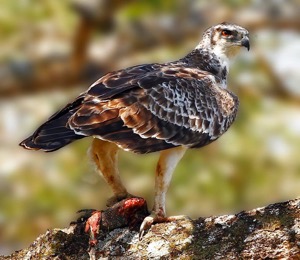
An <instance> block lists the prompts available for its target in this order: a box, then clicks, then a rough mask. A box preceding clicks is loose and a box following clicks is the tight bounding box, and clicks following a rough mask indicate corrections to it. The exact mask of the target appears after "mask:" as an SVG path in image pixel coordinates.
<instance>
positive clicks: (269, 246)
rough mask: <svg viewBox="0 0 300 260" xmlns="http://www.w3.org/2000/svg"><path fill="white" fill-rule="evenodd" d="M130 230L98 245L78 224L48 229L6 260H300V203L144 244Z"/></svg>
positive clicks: (175, 230)
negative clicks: (93, 242) (101, 259)
mask: <svg viewBox="0 0 300 260" xmlns="http://www.w3.org/2000/svg"><path fill="white" fill-rule="evenodd" d="M138 236H139V234H138V231H137V230H131V229H129V228H128V227H122V228H116V229H114V230H111V231H105V232H99V234H98V236H97V241H96V243H95V244H94V245H91V244H90V243H89V239H90V238H89V234H87V233H85V232H84V231H83V229H78V228H77V227H76V226H75V225H73V226H71V227H69V228H66V229H53V230H48V231H47V232H46V233H45V234H43V235H41V236H39V237H38V238H37V239H36V241H35V242H34V243H33V244H32V245H31V246H30V247H29V248H27V249H23V250H20V251H18V252H15V253H13V254H12V255H10V256H6V257H4V256H3V257H0V259H100V258H102V257H105V258H106V259H115V258H118V257H119V258H120V257H121V258H125V259H175V258H176V259H178V258H179V259H300V199H295V200H291V201H287V202H282V203H276V204H272V205H269V206H267V207H264V208H258V209H254V210H251V211H247V212H246V211H244V212H241V213H238V214H236V215H224V216H216V217H215V216H213V217H209V218H205V219H204V218H199V219H196V220H191V219H189V218H183V219H181V220H176V221H174V222H169V223H159V224H155V225H153V226H152V227H151V228H150V230H149V231H148V232H147V233H146V234H145V236H144V237H143V238H142V239H141V240H140V241H139V238H138Z"/></svg>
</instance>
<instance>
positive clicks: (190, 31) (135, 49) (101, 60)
mask: <svg viewBox="0 0 300 260" xmlns="http://www.w3.org/2000/svg"><path fill="white" fill-rule="evenodd" d="M282 3H283V1H274V2H269V1H250V0H244V1H243V0H229V1H217V0H212V1H200V0H199V1H196V0H194V1H192V0H189V1H183V0H181V1H180V0H177V1H171V0H167V1H159V0H151V1H150V0H149V1H123V2H122V1H118V0H113V1H105V0H102V1H100V0H93V1H92V0H90V1H80V2H78V1H77V2H76V3H74V2H73V1H51V0H45V1H35V0H22V1H11V0H2V8H1V10H0V26H1V28H2V30H1V31H0V39H1V40H0V49H1V52H0V93H1V96H0V118H1V121H0V133H1V135H0V143H1V147H0V254H6V253H7V254H8V253H10V252H11V251H12V250H16V249H19V248H21V247H24V246H25V245H28V244H29V243H30V242H31V241H32V240H33V239H34V238H35V237H36V236H37V235H38V234H39V233H42V232H45V230H46V229H47V228H51V227H63V226H67V225H68V224H69V222H70V221H72V220H74V219H76V214H75V212H76V211H77V210H79V209H82V208H103V207H105V201H106V199H107V198H108V197H109V196H110V195H111V191H110V190H109V188H108V187H107V185H106V184H105V183H104V181H103V180H102V179H101V178H99V176H98V174H96V173H95V172H94V166H93V165H92V163H91V162H90V160H89V156H88V154H87V150H88V147H89V144H90V142H91V140H90V139H88V138H86V139H84V140H80V141H78V142H75V143H73V144H71V145H69V146H67V147H65V148H63V149H61V150H60V151H57V152H55V153H48V154H45V153H42V152H30V151H25V150H22V149H21V148H19V147H18V146H17V144H18V143H19V142H20V141H21V140H22V139H23V138H24V137H26V135H27V134H30V133H31V132H32V131H33V130H34V129H35V128H36V127H37V126H38V125H39V124H40V123H42V122H43V121H44V120H45V119H46V118H47V117H49V116H50V115H51V114H52V113H53V112H55V111H56V109H59V108H60V107H62V106H63V105H64V104H65V103H66V102H68V101H70V100H72V98H74V97H76V96H77V95H78V93H80V92H81V91H83V90H85V89H86V88H87V87H88V85H89V84H90V83H91V82H92V81H93V80H94V79H95V78H99V77H100V76H101V75H102V74H103V73H105V72H107V71H109V70H113V69H117V68H121V67H125V66H130V65H134V64H137V63H148V62H163V61H168V60H175V59H177V58H179V57H181V56H182V55H184V54H186V53H187V52H188V51H190V50H191V49H192V48H193V47H194V46H196V45H197V41H198V40H199V36H200V34H201V32H203V30H204V29H205V28H207V27H208V26H211V25H212V24H216V23H219V22H223V21H224V20H227V21H235V22H237V23H239V24H241V25H243V26H245V27H246V28H248V29H249V30H250V35H251V51H250V52H249V53H243V54H242V55H241V56H240V58H238V59H237V60H236V62H235V63H234V64H233V66H232V69H231V71H230V79H229V85H230V88H231V89H232V90H233V91H234V92H235V93H237V94H238V96H239V98H240V110H239V114H238V118H237V120H236V122H235V124H234V125H233V127H232V128H231V129H230V130H229V131H228V133H226V134H225V135H224V136H223V137H221V138H220V139H219V140H218V141H217V142H215V143H213V144H211V145H209V146H207V147H204V148H202V149H199V150H190V151H188V153H187V154H186V155H185V157H184V159H183V160H182V161H181V162H180V164H179V165H178V167H177V169H176V172H175V174H174V177H173V179H172V184H171V187H170V190H169V192H168V201H167V208H168V213H169V214H187V215H190V216H191V217H199V216H208V215H213V214H224V213H236V212H238V211H240V210H244V209H245V210H246V209H250V208H253V207H258V206H262V205H265V204H268V203H272V202H277V201H281V200H286V199H291V198H295V197H297V196H299V180H300V161H299V159H298V158H299V155H300V148H299V147H300V139H299V137H300V123H299V122H300V107H299V95H297V93H299V92H297V91H298V89H299V81H300V79H299V75H298V74H299V73H298V71H297V70H298V68H299V64H300V51H297V50H299V46H300V44H298V43H299V40H300V33H299V28H300V27H299V26H298V25H299V24H298V20H299V19H295V18H294V17H299V15H298V14H297V13H296V14H295V12H297V10H296V8H295V6H297V1H292V0H289V1H285V2H284V3H285V5H284V8H281V7H282V5H280V4H282ZM298 10H299V8H298ZM104 13H105V14H106V15H107V16H108V18H105V19H104V18H103V19H101V18H102V17H103V15H104ZM100 14H101V15H100ZM97 15H98V16H101V17H100V18H99V17H97ZM274 17H276V20H274ZM286 17H288V18H286ZM49 27H50V28H51V29H49ZM82 28H83V29H82ZM105 28H106V29H107V30H105ZM81 33H86V34H81ZM76 35H77V37H76ZM84 35H85V36H84ZM83 36H84V37H85V38H84V37H83ZM83 39H85V41H86V42H84V41H83ZM77 41H78V42H77ZM74 46H75V47H74ZM76 46H77V47H76ZM78 46H79V47H78ZM297 46H298V47H297ZM76 48H77V49H78V50H80V51H79V54H80V55H82V56H80V55H79V57H78V54H76ZM287 50H294V51H293V53H292V54H291V53H289V52H287ZM74 53H75V54H74ZM76 55H77V56H76ZM20 56H21V57H22V59H21V60H20ZM282 57H284V58H282ZM285 57H286V58H285ZM292 61H293V62H294V63H293V65H290V64H291V62H292ZM74 64H75V65H76V66H75V65H74ZM279 65H280V66H279ZM82 72H84V73H85V74H84V77H82V78H78V77H75V76H77V75H79V74H80V75H81V73H82ZM74 75H75V76H74ZM66 79H69V80H66ZM24 82H25V83H26V84H25V83H24ZM67 85H68V88H67ZM157 158H158V154H149V155H143V156H142V155H134V154H132V153H126V152H123V151H122V152H120V169H121V173H122V179H123V180H124V183H125V184H126V186H127V187H128V189H129V191H130V192H131V193H133V194H136V195H138V196H142V197H145V198H146V199H147V201H148V204H149V207H151V205H152V199H153V198H152V196H153V187H154V176H153V172H154V170H155V164H156V161H157Z"/></svg>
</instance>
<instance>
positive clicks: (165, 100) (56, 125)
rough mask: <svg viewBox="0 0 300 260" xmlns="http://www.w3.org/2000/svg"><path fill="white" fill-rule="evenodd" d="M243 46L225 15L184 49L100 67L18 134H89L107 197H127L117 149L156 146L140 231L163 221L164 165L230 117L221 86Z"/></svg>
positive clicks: (54, 141) (242, 35) (54, 138)
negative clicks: (171, 55) (180, 53)
mask: <svg viewBox="0 0 300 260" xmlns="http://www.w3.org/2000/svg"><path fill="white" fill-rule="evenodd" d="M240 47H246V48H247V49H248V50H249V47H250V45H249V33H248V31H247V30H246V29H244V28H242V27H241V26H238V25H236V24H231V23H221V24H218V25H215V26H212V27H210V28H208V29H207V30H206V31H205V32H204V34H203V39H202V40H201V42H200V43H199V44H198V45H197V46H196V48H195V49H194V50H193V51H191V52H190V53H189V54H187V55H186V56H185V57H183V58H181V59H179V60H177V61H173V62H167V63H163V64H159V63H154V64H144V65H137V66H133V67H129V68H126V69H122V70H118V71H114V72H110V73H107V74H106V75H104V76H103V77H101V78H100V79H99V80H97V81H96V82H95V83H94V84H93V85H92V86H90V88H89V89H88V90H87V91H85V92H84V93H82V94H81V95H79V96H78V97H77V98H76V99H75V100H74V101H73V102H72V103H69V104H67V105H66V106H65V107H64V108H63V109H61V110H60V111H58V112H57V113H55V114H54V115H53V116H51V117H50V118H49V119H48V120H47V121H46V122H45V123H44V124H42V125H41V126H40V127H39V128H38V129H37V130H36V131H35V132H34V133H33V134H32V135H31V136H30V137H28V138H27V139H25V140H24V141H23V142H21V144H20V145H21V146H23V147H24V148H26V149H32V150H43V151H46V152H51V151H55V150H57V149H60V148H62V147H64V146H65V145H67V144H69V143H71V142H73V141H75V140H78V139H81V138H83V137H88V136H92V137H94V139H93V142H92V146H91V155H92V158H93V160H94V161H95V163H96V165H97V169H98V171H99V172H100V173H101V175H102V176H103V177H104V179H105V181H106V182H107V183H108V185H109V186H110V187H111V188H112V190H113V193H114V196H113V197H112V198H111V199H109V200H108V205H112V204H114V203H115V202H117V201H120V200H122V199H124V198H127V197H130V196H132V195H130V194H129V193H128V192H127V190H126V188H125V187H124V186H123V184H122V183H121V180H120V177H119V171H118V166H117V157H118V150H119V149H123V150H126V151H132V152H134V153H141V154H143V153H151V152H157V151H160V158H159V160H158V163H157V167H156V173H155V198H154V206H153V209H152V212H151V214H150V216H148V217H146V218H145V219H144V221H143V223H142V225H141V232H143V230H145V229H147V228H148V227H149V226H150V225H151V224H152V223H154V222H162V221H167V220H169V219H170V218H168V217H167V216H166V210H165V197H166V192H167V189H168V187H169V183H170V180H171V177H172V173H173V171H174V169H175V167H176V165H177V163H178V162H179V160H180V159H181V158H182V156H183V155H184V153H185V151H186V150H187V149H188V148H199V147H202V146H205V145H207V144H209V143H211V142H213V141H215V140H217V139H218V138H219V137H220V136H221V135H222V134H223V133H225V132H226V131H227V129H228V128H229V127H230V125H231V124H232V123H233V121H234V119H235V117H236V114H237V109H238V103H239V102H238V98H237V97H236V96H235V95H234V94H233V93H232V92H230V91H229V90H227V75H228V67H229V59H231V58H232V57H233V56H235V55H236V54H237V52H238V51H239V49H240Z"/></svg>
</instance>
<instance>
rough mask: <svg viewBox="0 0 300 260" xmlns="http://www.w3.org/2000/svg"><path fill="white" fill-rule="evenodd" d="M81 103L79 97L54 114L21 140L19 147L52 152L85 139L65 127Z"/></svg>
mask: <svg viewBox="0 0 300 260" xmlns="http://www.w3.org/2000/svg"><path fill="white" fill-rule="evenodd" d="M81 103H82V98H80V97H79V98H78V99H76V100H75V101H74V102H73V103H71V104H68V105H67V106H66V107H64V108H63V109H62V110H60V111H59V112H57V113H55V114H54V115H53V116H51V117H50V118H49V120H48V121H47V122H45V123H44V124H42V125H41V126H40V127H39V128H38V129H37V130H36V131H35V132H34V133H33V134H32V135H31V136H29V137H28V138H26V139H25V140H23V141H22V142H21V143H20V146H22V147H24V148H25V149H29V150H43V151H45V152H52V151H55V150H58V149H60V148H62V147H64V146H65V145H67V144H69V143H71V142H73V141H75V140H78V139H81V138H83V137H85V136H84V135H78V134H76V133H75V132H74V131H73V130H72V129H70V128H68V126H67V123H68V120H69V118H70V117H71V116H72V115H73V114H74V113H75V112H76V111H77V110H78V108H79V106H80V104H81Z"/></svg>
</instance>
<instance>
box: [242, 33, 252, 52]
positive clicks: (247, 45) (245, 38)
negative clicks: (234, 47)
mask: <svg viewBox="0 0 300 260" xmlns="http://www.w3.org/2000/svg"><path fill="white" fill-rule="evenodd" d="M241 45H242V46H244V47H246V48H247V50H248V51H249V50H250V42H249V38H248V37H247V36H245V37H244V38H243V39H242V41H241Z"/></svg>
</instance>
